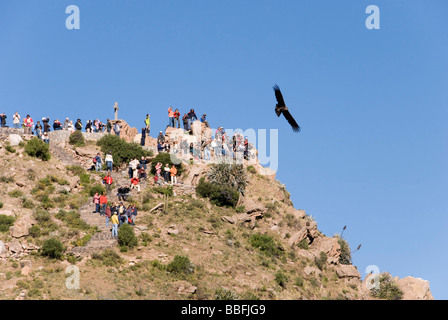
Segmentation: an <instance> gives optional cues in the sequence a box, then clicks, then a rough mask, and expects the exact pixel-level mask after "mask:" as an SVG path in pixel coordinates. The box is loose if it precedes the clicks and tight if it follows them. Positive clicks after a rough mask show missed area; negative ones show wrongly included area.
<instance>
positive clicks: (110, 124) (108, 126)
mask: <svg viewBox="0 0 448 320" xmlns="http://www.w3.org/2000/svg"><path fill="white" fill-rule="evenodd" d="M106 131H107V133H109V134H110V132H111V131H112V123H111V122H110V119H107V123H106Z"/></svg>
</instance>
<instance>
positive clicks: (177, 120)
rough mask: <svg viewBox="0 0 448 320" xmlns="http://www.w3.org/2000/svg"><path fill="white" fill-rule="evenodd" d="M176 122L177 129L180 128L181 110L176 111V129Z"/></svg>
mask: <svg viewBox="0 0 448 320" xmlns="http://www.w3.org/2000/svg"><path fill="white" fill-rule="evenodd" d="M176 122H177V129H179V128H180V111H179V109H176V110H175V111H174V127H176Z"/></svg>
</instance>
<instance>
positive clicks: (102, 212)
mask: <svg viewBox="0 0 448 320" xmlns="http://www.w3.org/2000/svg"><path fill="white" fill-rule="evenodd" d="M99 202H100V208H101V209H100V215H101V216H104V215H105V214H106V206H107V197H106V193H105V192H103V194H102V195H101V196H100V199H99Z"/></svg>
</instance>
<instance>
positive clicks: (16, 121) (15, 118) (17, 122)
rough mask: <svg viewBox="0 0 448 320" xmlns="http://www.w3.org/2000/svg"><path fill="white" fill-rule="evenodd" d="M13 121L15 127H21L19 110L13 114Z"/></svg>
mask: <svg viewBox="0 0 448 320" xmlns="http://www.w3.org/2000/svg"><path fill="white" fill-rule="evenodd" d="M12 123H13V127H14V129H20V115H19V113H18V112H17V111H16V113H14V115H13V116H12Z"/></svg>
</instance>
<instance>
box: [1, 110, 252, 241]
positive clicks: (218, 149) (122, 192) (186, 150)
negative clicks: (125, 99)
mask: <svg viewBox="0 0 448 320" xmlns="http://www.w3.org/2000/svg"><path fill="white" fill-rule="evenodd" d="M181 118H182V127H183V128H182V129H183V130H184V133H185V131H187V132H189V133H190V134H191V133H192V126H193V122H194V121H197V120H199V121H201V122H202V123H204V124H205V126H206V127H207V128H210V126H209V123H208V121H207V115H206V114H205V113H204V114H203V115H202V116H201V118H200V119H198V117H197V116H196V113H195V110H194V109H190V111H188V112H186V113H184V115H183V116H181V113H180V111H179V109H175V108H173V107H169V108H168V125H167V128H168V127H172V128H178V129H180V128H181ZM6 119H7V116H6V114H4V113H3V114H0V124H1V127H2V128H3V127H7V121H6ZM12 119H13V120H12V122H13V128H15V129H20V128H22V129H23V130H24V133H25V134H30V135H36V136H37V137H38V138H39V139H42V140H43V141H44V142H46V143H49V142H50V138H49V135H48V133H49V132H50V131H51V130H53V131H58V130H65V131H69V132H75V131H76V130H78V131H82V130H83V129H84V130H85V132H88V133H96V132H107V133H109V134H112V131H113V133H114V134H115V135H117V136H120V132H121V126H120V124H119V123H118V122H117V121H115V122H113V121H111V120H110V119H107V121H106V122H104V123H103V122H101V121H100V120H99V119H95V120H93V121H92V120H87V122H86V124H85V125H84V124H83V123H82V121H81V119H77V120H76V121H75V122H73V120H70V119H69V118H66V119H65V120H64V121H63V122H62V123H61V122H60V121H59V119H55V120H53V122H52V123H51V121H50V118H49V117H43V118H42V119H41V120H39V121H37V123H34V120H33V119H32V118H31V116H30V115H27V116H26V117H24V118H23V119H22V118H21V116H20V115H19V114H18V112H15V113H14V115H13V117H12ZM150 130H151V118H150V115H149V114H147V115H146V118H145V119H144V127H143V129H142V142H141V144H142V145H143V146H144V145H145V137H146V136H149V134H150ZM190 141H191V140H190V139H188V138H187V137H186V136H183V138H181V139H180V140H179V141H169V139H166V137H165V135H164V134H163V132H162V131H160V132H159V135H158V136H157V151H158V152H159V153H161V152H166V153H174V154H175V155H177V156H178V157H179V158H183V159H188V160H192V159H193V160H195V161H200V162H203V161H204V162H207V161H210V160H221V159H223V158H228V159H233V160H235V159H239V160H242V159H245V160H248V159H250V158H252V157H253V156H254V155H255V153H254V151H255V150H254V148H253V146H252V145H251V144H249V142H248V138H247V137H243V135H242V134H240V133H235V134H233V135H232V136H229V135H228V134H227V133H226V132H225V130H224V128H223V127H219V128H218V129H216V131H215V133H214V134H212V135H211V136H209V137H205V136H204V137H202V140H201V141H194V142H190ZM113 163H114V161H113V156H112V153H111V152H108V153H107V154H106V155H105V157H104V159H102V157H101V155H100V153H98V154H97V155H95V156H94V157H93V158H92V159H91V163H90V166H89V168H88V170H90V171H97V172H100V171H103V170H105V171H106V172H107V174H106V176H105V177H104V178H103V184H104V185H105V189H106V192H104V193H103V194H101V195H99V194H98V193H96V194H95V196H94V197H93V202H94V205H95V211H94V212H95V213H99V214H100V215H101V216H104V217H105V218H106V226H109V223H111V224H112V236H114V237H116V236H117V234H118V233H117V232H118V228H119V227H120V226H121V225H122V224H123V223H129V224H134V222H135V218H136V216H137V208H136V206H135V204H132V205H128V207H127V208H126V207H125V205H124V202H126V201H127V200H128V197H129V195H130V194H131V192H132V191H133V190H136V191H137V193H140V191H141V187H140V182H141V181H147V179H148V173H147V169H148V161H147V159H146V158H145V157H142V158H141V159H137V158H134V159H132V160H131V161H130V162H129V168H128V175H129V180H130V181H129V184H126V185H119V186H118V187H117V196H118V202H110V201H108V200H107V195H110V193H111V191H112V186H113V183H114V179H113V177H112V171H113V166H114V165H113ZM177 174H178V172H177V168H176V166H175V165H170V164H168V163H166V164H165V165H163V164H162V163H161V162H158V163H157V164H156V166H155V175H154V182H153V183H154V184H155V185H164V184H169V185H173V184H177V183H178V181H177Z"/></svg>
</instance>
